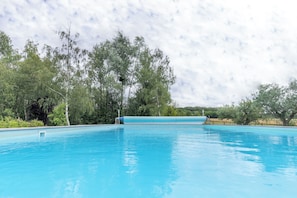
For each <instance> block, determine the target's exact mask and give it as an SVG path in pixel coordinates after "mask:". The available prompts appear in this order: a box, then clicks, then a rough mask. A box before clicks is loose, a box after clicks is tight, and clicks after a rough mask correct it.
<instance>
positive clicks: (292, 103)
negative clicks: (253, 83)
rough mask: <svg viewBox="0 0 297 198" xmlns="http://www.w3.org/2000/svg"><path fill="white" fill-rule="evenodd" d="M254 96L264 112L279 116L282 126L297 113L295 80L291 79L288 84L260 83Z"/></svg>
mask: <svg viewBox="0 0 297 198" xmlns="http://www.w3.org/2000/svg"><path fill="white" fill-rule="evenodd" d="M254 98H255V101H256V102H257V103H258V104H259V105H260V106H261V107H262V108H263V112H264V113H265V114H270V115H273V116H275V117H276V118H279V119H280V120H281V121H282V123H283V125H284V126H288V125H289V124H290V121H291V120H292V119H293V118H294V116H295V115H296V114H297V106H296V101H297V81H296V80H293V81H291V82H290V83H289V85H288V86H280V85H277V84H264V85H260V86H259V88H258V92H257V93H255V94H254Z"/></svg>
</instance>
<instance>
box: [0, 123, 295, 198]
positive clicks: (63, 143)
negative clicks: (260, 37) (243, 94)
mask: <svg viewBox="0 0 297 198" xmlns="http://www.w3.org/2000/svg"><path fill="white" fill-rule="evenodd" d="M0 175H1V177H0V197H150V198H151V197H264V196H265V197H267V196H268V197H292V195H295V194H296V193H297V189H296V185H297V130H296V131H294V130H293V129H290V132H287V130H283V128H279V129H276V128H255V127H254V128H253V127H219V126H196V125H161V126H157V125H149V126H145V125H135V126H134V125H132V126H130V125H129V126H123V127H122V128H118V129H116V130H109V131H91V132H85V133H83V134H81V133H75V134H68V135H66V134H64V135H63V136H58V135H56V136H52V137H51V136H50V135H47V136H46V138H44V139H43V140H42V141H40V140H39V139H31V140H30V141H27V140H26V141H24V142H23V143H22V142H18V143H17V144H14V143H11V144H5V145H0Z"/></svg>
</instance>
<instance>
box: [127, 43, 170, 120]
mask: <svg viewBox="0 0 297 198" xmlns="http://www.w3.org/2000/svg"><path fill="white" fill-rule="evenodd" d="M135 47H136V49H137V50H136V51H137V53H136V58H137V64H136V65H135V74H134V76H135V83H134V90H135V93H134V96H132V97H131V98H130V100H129V110H130V114H133V115H155V116H156V115H159V116H160V115H162V114H163V112H165V111H166V107H167V106H168V105H170V103H171V97H170V92H169V88H170V86H171V85H172V84H173V83H174V82H175V76H174V74H173V70H172V68H171V67H170V65H169V63H170V61H169V58H168V56H165V55H164V54H163V52H162V51H161V50H159V49H155V50H150V49H149V48H148V46H146V45H145V43H144V39H143V38H141V37H137V38H136V39H135ZM133 111H134V112H133Z"/></svg>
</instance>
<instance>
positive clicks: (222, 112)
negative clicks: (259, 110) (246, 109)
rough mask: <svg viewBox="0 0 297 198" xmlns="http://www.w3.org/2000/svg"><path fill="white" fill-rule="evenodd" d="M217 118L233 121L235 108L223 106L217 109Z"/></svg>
mask: <svg viewBox="0 0 297 198" xmlns="http://www.w3.org/2000/svg"><path fill="white" fill-rule="evenodd" d="M218 117H219V118H220V119H224V118H226V119H232V120H233V119H235V117H236V107H235V106H234V105H225V106H223V107H221V108H219V109H218Z"/></svg>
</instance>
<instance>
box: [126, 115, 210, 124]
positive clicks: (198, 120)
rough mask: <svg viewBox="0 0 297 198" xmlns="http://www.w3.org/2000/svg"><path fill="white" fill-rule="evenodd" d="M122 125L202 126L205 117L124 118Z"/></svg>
mask: <svg viewBox="0 0 297 198" xmlns="http://www.w3.org/2000/svg"><path fill="white" fill-rule="evenodd" d="M121 120H122V122H123V123H124V124H199V125H201V124H204V123H205V121H206V116H124V117H122V118H121Z"/></svg>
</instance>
